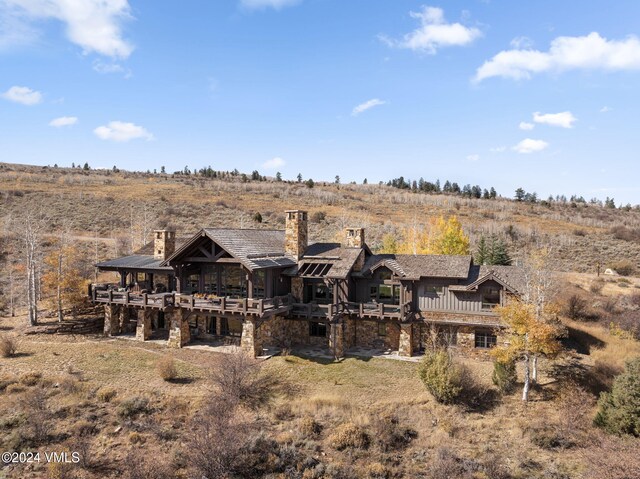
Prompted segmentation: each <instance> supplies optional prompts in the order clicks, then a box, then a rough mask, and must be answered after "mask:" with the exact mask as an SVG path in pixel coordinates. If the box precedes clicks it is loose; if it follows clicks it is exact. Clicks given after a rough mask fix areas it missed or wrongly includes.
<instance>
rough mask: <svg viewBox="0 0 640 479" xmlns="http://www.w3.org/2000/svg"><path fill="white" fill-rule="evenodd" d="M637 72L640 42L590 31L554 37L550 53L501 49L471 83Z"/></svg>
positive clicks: (484, 65)
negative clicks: (547, 74) (572, 72)
mask: <svg viewBox="0 0 640 479" xmlns="http://www.w3.org/2000/svg"><path fill="white" fill-rule="evenodd" d="M637 69H640V40H638V38H637V37H636V36H633V35H631V36H629V37H627V38H626V39H624V40H607V39H606V38H604V37H601V36H600V34H599V33H597V32H592V33H590V34H589V35H586V36H582V37H557V38H555V39H554V40H553V41H552V42H551V46H550V48H549V51H546V52H542V51H539V50H533V49H530V48H524V49H522V48H516V49H513V50H504V51H501V52H500V53H498V54H497V55H495V56H494V57H493V58H492V59H491V60H488V61H486V62H484V64H483V65H482V66H481V67H480V68H478V70H477V71H476V75H475V78H474V80H475V81H476V82H480V81H482V80H484V79H486V78H491V77H504V78H511V79H515V80H520V79H528V78H530V77H531V75H532V74H534V73H542V72H562V71H566V70H605V71H615V70H637Z"/></svg>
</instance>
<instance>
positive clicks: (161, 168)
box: [160, 166, 167, 175]
mask: <svg viewBox="0 0 640 479" xmlns="http://www.w3.org/2000/svg"><path fill="white" fill-rule="evenodd" d="M166 172H167V170H166V169H165V167H164V166H161V167H160V173H162V174H163V175H164V174H165V173H166Z"/></svg>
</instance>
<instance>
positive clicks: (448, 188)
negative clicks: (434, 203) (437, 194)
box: [442, 180, 451, 193]
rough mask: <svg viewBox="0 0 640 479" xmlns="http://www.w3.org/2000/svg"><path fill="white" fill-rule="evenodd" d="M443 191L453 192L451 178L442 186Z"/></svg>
mask: <svg viewBox="0 0 640 479" xmlns="http://www.w3.org/2000/svg"><path fill="white" fill-rule="evenodd" d="M442 191H443V192H444V193H450V192H451V182H450V181H449V180H447V181H445V182H444V186H443V187H442Z"/></svg>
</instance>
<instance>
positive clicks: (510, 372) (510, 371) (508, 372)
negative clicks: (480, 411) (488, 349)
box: [491, 361, 518, 394]
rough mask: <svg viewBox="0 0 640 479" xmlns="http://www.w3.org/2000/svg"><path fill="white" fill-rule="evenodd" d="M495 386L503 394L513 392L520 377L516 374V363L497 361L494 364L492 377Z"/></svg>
mask: <svg viewBox="0 0 640 479" xmlns="http://www.w3.org/2000/svg"><path fill="white" fill-rule="evenodd" d="M491 379H492V381H493V384H495V385H496V387H497V388H498V390H499V391H500V392H501V393H503V394H509V393H511V392H513V390H514V389H515V386H516V382H517V381H518V375H517V373H516V363H515V362H514V361H509V362H506V363H504V362H501V361H495V362H494V363H493V374H492V376H491Z"/></svg>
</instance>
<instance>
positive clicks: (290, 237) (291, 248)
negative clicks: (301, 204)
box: [284, 210, 309, 261]
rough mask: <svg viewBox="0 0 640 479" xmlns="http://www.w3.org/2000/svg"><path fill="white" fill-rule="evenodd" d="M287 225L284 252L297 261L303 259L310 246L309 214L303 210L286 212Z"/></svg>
mask: <svg viewBox="0 0 640 479" xmlns="http://www.w3.org/2000/svg"><path fill="white" fill-rule="evenodd" d="M285 214H286V215H287V223H286V227H285V233H284V252H285V253H286V254H287V255H289V256H293V257H294V258H295V259H296V261H297V260H299V259H300V258H302V255H303V254H304V252H305V250H306V249H307V244H308V238H309V234H308V230H307V212H306V211H302V210H289V211H285Z"/></svg>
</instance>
